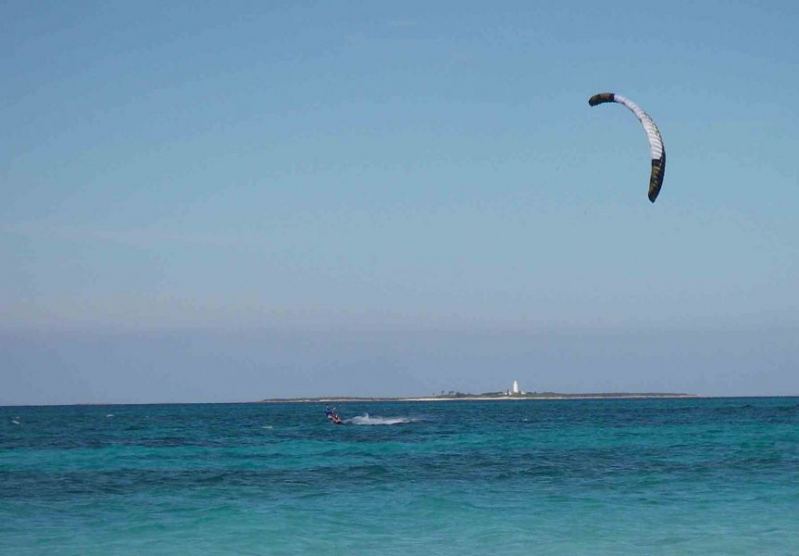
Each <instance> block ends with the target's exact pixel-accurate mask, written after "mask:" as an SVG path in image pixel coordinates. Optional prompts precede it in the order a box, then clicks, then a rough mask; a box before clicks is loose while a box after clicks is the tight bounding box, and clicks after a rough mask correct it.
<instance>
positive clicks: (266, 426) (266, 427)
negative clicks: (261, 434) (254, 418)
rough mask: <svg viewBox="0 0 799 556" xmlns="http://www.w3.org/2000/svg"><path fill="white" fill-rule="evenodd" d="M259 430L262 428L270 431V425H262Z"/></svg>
mask: <svg viewBox="0 0 799 556" xmlns="http://www.w3.org/2000/svg"><path fill="white" fill-rule="evenodd" d="M261 428H262V429H269V430H272V425H264V426H263V427H261Z"/></svg>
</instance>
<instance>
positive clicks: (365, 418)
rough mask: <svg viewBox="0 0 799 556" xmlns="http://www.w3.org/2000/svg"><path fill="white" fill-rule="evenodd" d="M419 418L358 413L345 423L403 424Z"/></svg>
mask: <svg viewBox="0 0 799 556" xmlns="http://www.w3.org/2000/svg"><path fill="white" fill-rule="evenodd" d="M419 420H420V419H418V418H415V417H380V416H378V415H375V416H374V417H372V416H371V415H369V414H368V413H364V414H363V415H358V416H357V417H353V418H352V419H346V420H345V421H344V422H345V423H352V424H353V425H404V424H407V423H415V422H416V421H419Z"/></svg>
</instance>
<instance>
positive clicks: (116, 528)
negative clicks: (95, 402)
mask: <svg viewBox="0 0 799 556" xmlns="http://www.w3.org/2000/svg"><path fill="white" fill-rule="evenodd" d="M338 410H339V412H340V413H341V415H342V417H343V418H344V419H345V424H343V425H339V426H336V425H333V424H330V423H328V422H327V420H326V419H325V416H324V405H323V404H207V405H206V404H192V405H114V406H58V407H56V406H51V407H2V408H0V553H1V554H13V555H17V556H19V555H27V554H59V555H63V554H81V555H85V554H104V555H105V554H118V555H127V554H164V555H167V554H276V555H278V554H280V555H282V554H285V555H294V554H327V555H339V554H341V555H345V554H346V555H358V554H376V555H415V554H426V555H427V554H430V555H450V554H452V555H455V554H457V555H460V556H462V555H464V554H491V555H516V554H520V555H521V554H525V555H527V554H568V555H573V554H591V555H597V554H799V398H726V399H700V398H695V399H694V398H692V399H640V400H532V401H480V402H475V401H451V402H381V403H346V404H339V406H338Z"/></svg>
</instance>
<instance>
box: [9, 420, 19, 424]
mask: <svg viewBox="0 0 799 556" xmlns="http://www.w3.org/2000/svg"><path fill="white" fill-rule="evenodd" d="M11 422H12V423H14V424H15V425H19V421H17V420H16V419H11Z"/></svg>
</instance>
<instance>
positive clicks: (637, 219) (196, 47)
mask: <svg viewBox="0 0 799 556" xmlns="http://www.w3.org/2000/svg"><path fill="white" fill-rule="evenodd" d="M797 20H799V7H798V6H797V4H796V3H793V2H780V1H775V2H770V3H767V4H764V3H762V2H756V1H752V2H739V1H725V2H713V1H708V2H703V3H696V2H668V3H665V4H664V3H657V4H646V3H641V2H639V1H637V2H627V1H620V2H614V3H612V4H607V3H601V4H597V3H590V2H559V3H531V2H499V3H496V5H494V4H491V5H489V4H487V3H484V2H462V1H459V2H435V3H430V2H402V3H388V2H299V1H293V2H268V3H267V2H251V3H250V2H230V3H225V4H224V5H223V4H220V3H213V2H208V3H200V2H178V1H174V2H168V3H164V2H145V1H143V2H135V3H134V2H70V3H63V2H40V3H30V2H15V1H11V2H2V3H0V75H2V76H3V79H2V87H0V193H1V194H2V199H3V201H2V203H0V269H2V271H1V272H0V404H54V403H100V402H114V403H149V402H205V401H208V402H223V401H248V400H258V399H262V398H267V397H282V396H315V395H329V394H336V395H418V394H430V393H433V392H438V391H440V390H442V389H443V390H451V389H454V390H460V391H465V392H482V391H493V390H500V389H505V388H507V387H508V386H509V385H510V383H511V381H512V380H514V379H517V380H519V382H520V384H521V386H522V387H523V388H525V389H527V390H531V391H561V392H572V393H575V392H595V391H639V392H641V391H669V392H691V393H697V394H703V395H749V394H751V395H796V394H799V340H797V339H798V338H799V218H797V216H796V215H797V210H798V209H799V171H798V170H797V165H796V146H797V136H796V127H795V126H796V122H797V121H799V110H798V109H797V104H796V91H797V89H799V38H797V35H796V30H795V22H796V21H797ZM602 91H614V92H618V93H620V94H623V95H625V96H627V97H628V98H631V99H633V100H635V101H636V102H638V103H639V104H640V105H641V106H642V107H643V108H644V109H645V110H647V112H649V113H650V115H651V116H652V117H653V118H654V119H655V121H656V122H657V123H658V125H659V127H660V130H661V132H662V134H663V137H664V142H665V145H666V150H667V153H668V166H667V170H666V177H665V180H664V185H663V189H662V191H661V194H660V197H659V198H658V200H657V202H656V203H655V204H650V203H649V201H648V200H647V197H646V194H647V186H648V176H649V169H650V163H649V156H648V153H649V149H648V146H647V144H646V137H645V135H644V132H643V130H642V128H641V127H640V125H639V124H638V122H637V121H636V119H635V117H634V116H633V115H632V114H631V113H629V112H628V111H627V110H626V109H625V108H624V107H622V106H619V105H601V106H598V107H595V108H590V107H589V106H588V103H587V99H588V97H590V96H591V95H592V94H594V93H597V92H602Z"/></svg>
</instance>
